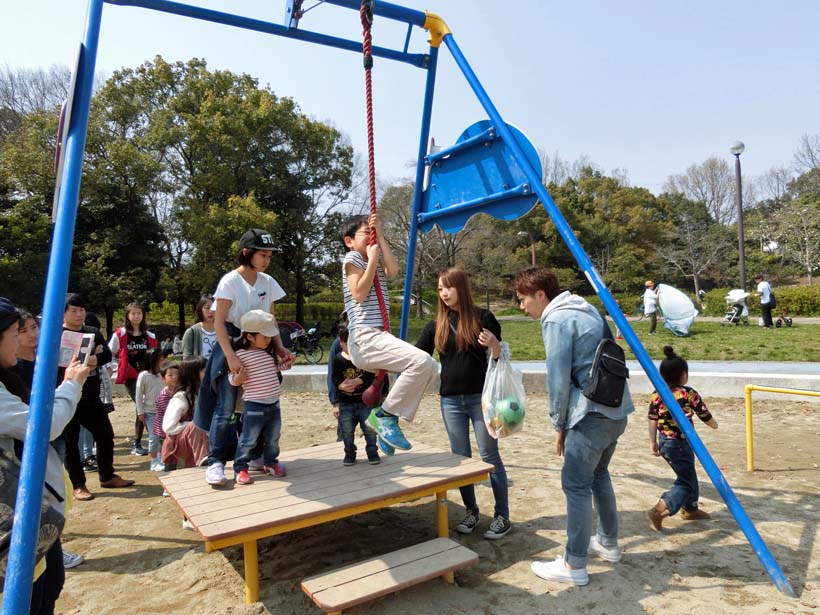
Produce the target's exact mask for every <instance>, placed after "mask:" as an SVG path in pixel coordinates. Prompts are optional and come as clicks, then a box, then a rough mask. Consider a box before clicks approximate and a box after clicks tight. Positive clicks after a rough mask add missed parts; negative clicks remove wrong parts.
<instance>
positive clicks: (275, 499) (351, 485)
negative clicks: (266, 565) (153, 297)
mask: <svg viewBox="0 0 820 615" xmlns="http://www.w3.org/2000/svg"><path fill="white" fill-rule="evenodd" d="M360 448H363V447H360ZM361 452H362V453H363V452H364V451H361ZM343 457H344V452H343V446H342V443H341V442H334V443H332V444H325V445H320V446H314V447H310V448H303V449H298V450H293V451H287V452H285V453H283V454H282V455H281V456H280V461H281V462H282V463H284V464H285V466H286V468H287V473H288V474H287V476H286V477H285V478H274V477H272V476H264V475H261V474H252V475H251V476H254V483H253V484H252V485H236V484H235V483H234V482H233V472H231V471H230V470H226V472H225V474H226V476H227V477H228V479H229V482H228V484H227V485H225V486H224V487H221V488H218V489H215V488H213V487H211V486H210V485H208V484H206V483H205V470H204V469H203V468H189V469H186V470H177V471H176V472H170V473H168V474H162V475H160V477H159V480H160V482H161V483H162V485H163V486H164V487H165V489H166V490H167V491H168V493H169V494H170V496H171V498H172V499H173V500H174V502H176V504H177V506H179V508H180V510H181V511H182V514H183V515H185V516H186V517H188V519H190V521H191V523H192V524H193V526H194V528H196V531H197V532H198V533H199V534H200V535H201V536H202V537H203V538H204V539H205V548H206V550H208V551H213V550H215V549H222V548H224V547H228V546H232V545H238V544H242V545H243V546H244V560H245V597H246V601H247V602H248V603H251V602H256V601H257V600H258V598H259V588H258V564H257V549H256V541H257V540H259V539H260V538H266V537H269V536H275V535H277V534H282V533H285V532H290V531H292V530H297V529H301V528H304V527H310V526H314V525H320V524H322V523H326V522H328V521H333V520H336V519H342V518H344V517H349V516H352V515H356V514H359V513H362V512H367V511H370V510H376V509H379V508H385V507H387V506H391V505H393V504H398V503H401V502H408V501H411V500H415V499H418V498H421V497H425V496H430V495H435V496H436V500H437V506H436V526H437V535H438V536H440V537H447V536H448V534H449V528H448V525H447V490H449V489H455V488H457V487H462V486H464V485H468V484H471V483H476V482H481V481H483V480H485V479H486V478H487V477H488V476H489V472H490V470H491V469H492V465H490V464H487V463H484V462H483V461H481V460H477V459H468V458H465V457H461V456H459V455H454V454H453V453H450V452H446V451H442V450H439V449H435V448H433V447H430V446H426V445H424V444H417V445H415V446H414V448H413V450H411V451H404V452H397V454H396V455H395V456H393V457H386V456H383V457H382V463H381V464H380V465H376V466H371V465H369V464H368V463H367V461H366V460H360V461H359V462H358V463H357V464H356V465H354V466H351V467H344V466H342V458H343ZM362 457H364V455H362Z"/></svg>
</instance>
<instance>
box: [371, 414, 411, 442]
mask: <svg viewBox="0 0 820 615" xmlns="http://www.w3.org/2000/svg"><path fill="white" fill-rule="evenodd" d="M380 414H383V412H382V410H381V408H374V409H373V410H372V411H371V412H370V416H368V417H367V424H368V425H370V427H371V428H372V429H373V431H375V432H376V433H377V434H378V435H379V437H380V438H382V439H383V440H384V441H385V442H386V443H387V444H389V445H390V446H392V447H394V448H400V449H401V450H403V451H409V450H410V449H411V448H413V445H412V444H410V442H408V440H407V438H405V437H404V433H402V430H401V427H399V419H398V418H396V417H395V416H388V415H384V416H379V415H380Z"/></svg>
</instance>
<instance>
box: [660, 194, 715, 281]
mask: <svg viewBox="0 0 820 615" xmlns="http://www.w3.org/2000/svg"><path fill="white" fill-rule="evenodd" d="M659 200H662V201H664V202H665V203H666V205H667V206H668V208H669V210H670V211H671V212H672V213H671V219H672V222H673V223H674V226H673V227H672V228H670V229H669V230H668V231H667V233H666V236H665V237H663V238H662V239H661V240H660V241H658V242H657V245H656V248H655V249H656V251H657V253H658V254H659V255H660V256H661V257H662V258H663V259H664V260H665V261H667V263H669V264H670V265H671V266H672V267H673V268H674V269H675V270H677V271H678V272H679V273H680V274H681V275H683V276H685V277H687V278H692V283H693V285H694V291H695V296H697V295H698V291H699V290H700V280H701V278H702V277H703V276H705V275H706V274H708V273H709V272H710V271H712V270H713V269H714V268H715V267H716V266H717V265H718V263H720V262H721V261H722V260H724V259H725V256H726V254H727V253H728V252H729V251H730V249H731V248H730V241H729V238H728V236H727V234H726V229H724V228H722V227H721V226H720V225H719V224H717V223H716V222H714V221H713V220H712V219H711V217H710V215H709V212H708V211H707V208H706V205H705V204H704V203H703V202H692V201H690V200H688V199H686V198H685V197H683V196H682V195H680V194H675V193H672V194H668V193H667V194H663V195H661V196H660V197H659Z"/></svg>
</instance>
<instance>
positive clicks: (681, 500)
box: [658, 434, 698, 515]
mask: <svg viewBox="0 0 820 615" xmlns="http://www.w3.org/2000/svg"><path fill="white" fill-rule="evenodd" d="M658 440H659V443H660V446H659V447H658V448H659V449H660V453H661V457H663V458H664V459H665V460H666V463H668V464H669V466H670V467H671V468H672V469H673V470H674V471H675V475H676V476H677V478H675V483H674V485H672V489H670V490H669V491H667V492H666V493H664V494H663V495H662V496H661V499H662V500H663V501H664V503H665V504H666V508H667V509H668V510H669V514H670V515H674V514H675V513H676V512H678V511H679V510H680V509H681V508H684V509H686V510H695V509H696V508H697V507H698V475H697V472H696V471H695V453H694V452H693V451H692V447H691V446H689V443H688V442H687V441H686V440H680V439H677V438H667V437H665V436H664V435H663V434H661V435H660V437H659V438H658Z"/></svg>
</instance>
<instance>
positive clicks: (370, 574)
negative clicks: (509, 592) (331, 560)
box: [302, 538, 478, 615]
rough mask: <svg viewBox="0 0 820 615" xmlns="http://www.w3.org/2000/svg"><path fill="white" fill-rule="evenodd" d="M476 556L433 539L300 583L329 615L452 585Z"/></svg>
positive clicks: (475, 560)
mask: <svg viewBox="0 0 820 615" xmlns="http://www.w3.org/2000/svg"><path fill="white" fill-rule="evenodd" d="M477 561H478V554H477V553H476V552H475V551H471V550H470V549H468V548H467V547H465V546H463V545H460V544H459V543H457V542H454V541H452V540H450V539H449V538H435V539H434V540H430V541H428V542H423V543H421V544H417V545H413V546H412V547H407V548H405V549H399V550H398V551H393V552H392V553H387V554H385V555H382V556H381V557H374V558H371V559H368V560H365V561H363V562H359V563H358V564H353V565H350V566H345V567H344V568H339V569H337V570H331V571H330V572H325V573H324V574H320V575H316V576H313V577H309V578H307V579H305V580H304V581H302V590H303V591H304V592H305V593H306V594H307V595H308V596H310V598H311V599H312V600H313V602H315V603H316V605H317V606H318V607H319V608H320V609H322V610H323V611H325V612H326V613H330V614H332V615H337V614H340V613H341V612H342V611H343V610H344V609H349V608H350V607H353V606H356V605H359V604H362V603H364V602H369V601H371V600H375V599H376V598H381V597H382V596H386V595H388V594H392V593H394V592H397V591H399V590H400V589H405V588H406V587H411V586H413V585H417V584H418V583H423V582H424V581H429V580H430V579H434V578H436V577H439V576H441V577H444V579H445V581H447V582H449V583H452V582H453V574H452V573H453V571H454V570H459V569H461V568H465V567H467V566H471V565H472V564H475V563H476V562H477Z"/></svg>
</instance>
